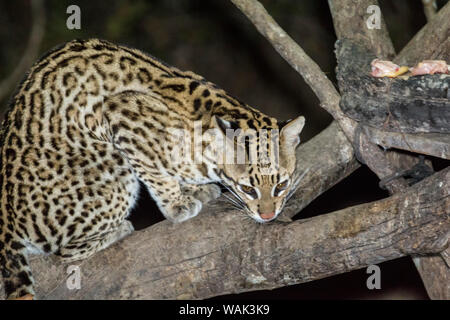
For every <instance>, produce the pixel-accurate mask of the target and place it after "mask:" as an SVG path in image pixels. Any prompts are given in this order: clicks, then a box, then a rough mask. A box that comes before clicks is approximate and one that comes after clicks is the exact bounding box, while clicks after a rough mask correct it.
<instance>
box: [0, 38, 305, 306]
mask: <svg viewBox="0 0 450 320" xmlns="http://www.w3.org/2000/svg"><path fill="white" fill-rule="evenodd" d="M196 121H199V122H200V124H201V127H202V129H203V130H207V129H211V128H214V129H218V130H219V129H220V130H219V132H222V134H223V133H224V131H223V129H224V128H229V127H232V126H237V127H239V128H243V129H248V128H250V129H255V130H258V129H262V128H265V129H278V128H279V124H278V123H277V120H276V119H274V118H271V117H269V116H266V115H264V114H262V113H261V112H259V111H257V110H256V109H253V108H251V107H249V106H247V105H246V104H244V103H243V102H241V101H239V100H237V99H236V98H233V97H232V96H230V95H228V94H227V93H226V92H225V91H223V90H222V89H220V88H218V87H217V86H216V85H214V84H212V83H210V82H208V81H206V80H205V79H204V78H202V77H200V76H198V75H196V74H194V73H192V72H184V71H180V70H178V69H176V68H173V67H171V66H168V65H166V64H164V63H162V62H161V61H159V60H157V59H155V58H153V57H151V56H149V55H147V54H145V53H143V52H141V51H139V50H135V49H130V48H127V47H123V46H118V45H115V44H112V43H110V42H107V41H103V40H98V39H92V40H86V41H84V40H75V41H72V42H69V43H66V44H64V45H62V46H60V47H58V48H56V49H54V50H52V51H50V52H49V53H47V54H46V55H45V56H44V57H42V58H41V59H40V60H39V61H38V62H37V63H35V64H34V65H33V67H32V68H31V70H30V72H29V73H28V74H27V76H26V77H25V79H24V81H23V82H22V83H21V84H20V86H19V87H18V90H17V92H16V93H15V94H14V95H13V97H12V100H11V108H10V110H9V112H8V114H7V116H6V118H5V121H4V123H3V126H2V131H1V135H0V138H1V154H0V155H1V156H0V170H1V172H0V187H1V198H0V210H1V211H0V265H1V269H2V276H3V278H4V283H5V289H6V294H7V296H8V297H9V298H17V297H21V296H24V295H26V294H34V292H33V277H32V275H31V272H30V268H29V265H28V260H27V254H28V253H30V252H39V253H47V254H55V255H58V256H60V257H61V258H62V259H64V260H65V261H73V260H79V259H84V258H87V257H89V256H90V255H92V254H93V253H95V252H97V251H99V250H101V249H103V248H106V247H107V246H109V245H110V244H112V243H114V242H115V241H117V240H119V239H121V238H123V237H125V236H126V235H128V234H130V233H131V232H132V231H133V226H132V225H131V223H130V222H129V221H128V220H126V217H127V216H128V215H129V213H130V211H131V209H132V208H133V205H134V203H135V201H136V197H137V194H138V188H139V181H141V182H143V183H144V185H145V186H146V188H147V189H148V191H149V192H150V194H151V195H152V197H153V198H154V200H155V201H156V202H157V204H158V206H159V208H160V209H161V212H162V213H163V214H164V215H165V216H166V217H167V218H168V219H170V220H172V221H174V222H181V221H184V220H186V219H189V218H191V217H193V216H195V215H197V213H198V212H199V211H200V209H201V207H202V203H205V202H207V201H209V200H211V199H214V198H216V197H218V196H219V195H220V188H219V187H218V186H217V185H215V184H213V183H222V184H224V185H225V186H227V187H228V188H229V189H230V191H232V193H234V194H235V196H236V200H235V201H238V202H237V204H238V205H239V206H240V207H241V208H242V209H243V210H244V211H245V212H247V213H248V214H249V215H250V216H252V217H254V218H255V219H256V220H258V221H260V222H265V221H269V220H272V219H273V218H275V217H276V215H277V214H278V213H279V212H280V211H281V210H282V207H283V205H284V202H285V201H286V199H287V194H288V192H289V188H290V187H291V185H292V184H293V183H292V182H291V181H290V177H291V176H292V174H293V171H294V167H295V154H294V149H295V146H296V145H297V144H298V134H299V133H300V131H301V128H302V127H303V118H297V119H296V120H294V121H292V122H290V123H289V124H288V125H287V126H285V127H284V128H283V129H282V131H281V133H280V137H281V138H280V160H281V162H280V163H281V166H280V168H278V169H277V172H276V173H274V174H263V173H262V171H261V166H259V165H256V164H252V165H233V164H225V165H221V164H218V163H216V162H215V161H209V160H208V161H204V162H202V163H194V164H193V163H187V164H186V163H175V162H173V161H172V160H171V158H170V157H169V156H168V155H171V154H172V153H173V149H174V148H175V147H176V145H177V144H178V142H176V141H172V140H171V139H172V137H171V136H170V135H169V134H168V132H167V131H168V130H167V128H182V129H185V130H188V131H190V132H192V131H193V130H194V123H195V122H196ZM283 183H284V184H283ZM281 184H283V185H281ZM280 185H281V187H283V190H277V186H278V187H280ZM242 188H246V191H247V192H245V190H243V189H242ZM250 188H251V192H250ZM282 194H284V195H282ZM266 213H274V215H273V216H271V217H270V218H268V219H263V218H262V217H264V214H266Z"/></svg>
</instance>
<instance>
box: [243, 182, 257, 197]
mask: <svg viewBox="0 0 450 320" xmlns="http://www.w3.org/2000/svg"><path fill="white" fill-rule="evenodd" d="M239 187H240V188H241V190H242V192H245V193H247V194H249V195H253V193H255V188H253V187H250V186H246V185H243V184H241V185H239Z"/></svg>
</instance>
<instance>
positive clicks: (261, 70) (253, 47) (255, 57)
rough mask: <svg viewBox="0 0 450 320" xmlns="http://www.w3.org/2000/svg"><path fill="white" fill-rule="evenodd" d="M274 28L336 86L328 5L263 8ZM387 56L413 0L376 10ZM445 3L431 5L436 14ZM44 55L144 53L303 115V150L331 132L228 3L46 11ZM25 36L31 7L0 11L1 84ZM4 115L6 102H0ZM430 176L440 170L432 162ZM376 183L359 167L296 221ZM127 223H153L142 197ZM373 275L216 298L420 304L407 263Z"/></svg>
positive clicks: (379, 193)
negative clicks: (74, 17)
mask: <svg viewBox="0 0 450 320" xmlns="http://www.w3.org/2000/svg"><path fill="white" fill-rule="evenodd" d="M261 2H262V3H263V4H264V6H265V7H266V9H267V10H268V11H269V13H270V14H271V15H272V16H273V17H274V19H275V20H276V21H277V22H278V23H279V24H280V25H281V26H282V27H283V28H284V29H285V30H286V31H287V32H288V33H289V34H290V35H291V36H292V37H293V38H294V39H295V40H296V41H297V42H298V43H299V44H300V45H301V46H302V47H303V49H304V50H305V51H306V53H307V54H308V55H310V56H311V57H312V58H313V59H314V60H315V61H316V62H317V63H318V64H319V66H320V67H321V68H322V70H323V71H324V72H325V73H326V74H327V76H328V77H329V78H330V79H332V81H333V82H334V83H335V73H334V69H335V66H336V61H335V57H334V53H333V50H334V42H335V41H336V36H335V34H334V29H333V24H332V19H331V15H330V12H329V9H328V4H327V1H324V0H322V1H316V0H304V1H298V0H263V1H261ZM379 2H380V6H381V10H382V12H383V15H384V18H385V20H386V23H387V25H388V28H389V33H390V35H391V37H392V40H393V43H394V46H395V48H396V50H397V51H399V50H400V49H401V48H402V47H403V46H404V45H405V44H406V43H407V42H408V41H409V40H410V39H411V38H412V36H413V35H414V34H415V33H416V32H417V31H418V30H420V28H421V27H422V26H423V25H424V24H425V23H426V20H425V16H424V14H423V9H422V3H421V1H420V0H381V1H379ZM445 2H446V0H442V1H439V2H438V3H439V6H440V7H441V6H442V5H443V4H444V3H445ZM71 4H77V5H78V6H80V8H81V29H80V30H68V29H67V28H66V19H67V18H68V16H69V15H68V14H66V8H67V7H68V6H69V5H71ZM45 14H46V25H45V36H44V39H43V41H42V44H41V46H40V48H39V51H40V52H41V53H44V52H46V51H47V50H49V49H51V48H52V47H54V46H56V45H57V44H59V43H62V42H65V41H69V40H72V39H74V38H90V37H98V38H103V39H107V40H110V41H113V42H116V43H120V44H126V45H128V46H131V47H136V48H138V49H141V50H143V51H146V52H149V53H151V54H152V55H154V56H156V57H158V58H160V59H161V60H163V61H165V62H167V63H169V64H171V65H174V66H177V67H178V68H180V69H186V70H192V71H194V72H196V73H198V74H201V75H203V76H204V77H206V78H207V79H208V80H210V81H212V82H215V83H217V84H218V85H220V86H221V87H223V88H224V89H226V90H227V91H228V92H229V93H230V94H232V95H234V96H237V97H239V98H240V99H242V100H244V101H246V102H247V103H249V104H250V105H252V106H254V107H256V108H259V109H260V110H262V111H263V112H265V113H267V114H269V115H271V116H274V117H277V118H279V119H282V120H286V119H290V118H293V117H296V116H297V115H304V116H305V117H306V126H305V129H304V131H303V133H302V140H303V141H306V140H308V139H310V138H311V137H313V136H314V135H316V134H317V133H319V132H320V131H322V130H323V129H324V128H325V127H326V126H327V125H328V124H329V123H330V122H331V116H329V115H328V114H327V113H326V112H325V111H324V110H323V109H321V108H320V107H319V105H318V100H317V99H316V97H315V96H314V94H313V93H312V91H311V90H310V89H309V88H308V87H307V86H306V84H305V83H304V81H303V80H302V78H301V77H300V76H299V75H298V74H297V73H296V72H295V71H294V70H293V69H292V68H291V67H290V66H289V65H288V64H287V63H286V62H285V61H284V60H283V59H282V58H281V57H280V56H279V55H278V54H277V53H276V52H275V50H274V49H273V48H272V47H271V46H270V44H269V43H268V42H267V41H266V40H265V39H264V38H263V37H262V36H260V35H259V34H258V33H257V31H256V29H255V28H254V27H253V26H252V25H251V24H250V23H249V21H248V20H247V19H246V18H245V17H244V16H243V15H242V14H241V13H240V12H239V11H238V10H237V9H236V8H235V7H234V6H233V5H232V4H231V3H230V2H229V1H228V0H153V1H144V0H136V1H125V0H114V1H93V0H90V1H65V0H64V1H61V0H47V1H46V2H45ZM30 28H31V16H30V1H29V0H17V1H6V0H1V1H0V44H1V46H0V82H1V80H2V79H4V78H6V77H7V76H8V75H9V74H10V73H11V72H12V70H14V68H15V67H16V66H17V64H18V62H19V60H20V57H21V56H22V54H23V51H24V49H25V46H26V43H27V39H28V35H29V32H30ZM0 103H1V104H0V106H1V109H0V112H1V114H2V117H3V114H4V112H5V109H6V106H7V99H6V98H3V99H2V101H0ZM437 165H438V167H439V166H443V164H442V163H439V162H437ZM386 196H387V193H386V192H384V191H383V190H381V189H379V188H378V179H377V177H376V176H375V175H374V174H373V173H372V172H371V171H370V170H368V169H367V168H365V167H363V168H360V169H359V170H357V171H356V172H354V173H353V174H352V175H351V176H350V177H349V178H347V179H346V180H344V181H343V182H341V183H340V184H339V185H337V186H335V187H334V188H332V189H331V190H329V191H328V192H326V193H325V194H323V195H322V196H320V197H319V198H318V199H316V200H315V201H314V202H313V203H312V204H310V205H309V206H308V207H307V208H306V209H304V210H303V211H302V212H301V213H300V214H299V215H298V216H297V218H303V217H311V216H314V215H317V214H323V213H327V212H331V211H334V210H337V209H341V208H345V207H347V206H351V205H355V204H358V203H364V202H368V201H373V200H377V199H381V198H383V197H386ZM131 219H132V220H133V223H134V224H135V226H136V227H137V228H144V227H146V226H148V225H150V224H152V223H155V222H157V221H160V220H162V215H161V214H160V213H159V212H158V210H157V208H156V207H155V205H154V204H153V202H152V200H151V199H150V198H149V196H148V195H146V194H144V193H143V192H142V193H141V198H140V200H139V205H138V208H137V210H136V212H135V213H134V214H133V215H132V217H131ZM380 267H381V282H382V283H381V286H382V289H381V290H368V289H367V287H366V280H367V277H368V276H369V275H367V274H366V272H365V270H358V271H354V272H350V273H347V274H343V275H338V276H334V277H331V278H327V279H322V280H318V281H313V282H310V283H306V284H301V285H296V286H291V287H286V288H282V289H277V290H273V291H258V292H250V293H245V294H240V295H233V296H225V297H219V298H216V299H221V298H237V299H239V298H242V299H246V298H267V299H366V298H369V299H427V295H426V292H425V289H424V287H423V285H422V282H421V280H420V277H419V275H418V273H417V271H416V270H415V267H414V265H413V263H412V261H411V259H410V258H408V257H405V258H402V259H398V260H395V261H390V262H386V263H383V264H381V265H380Z"/></svg>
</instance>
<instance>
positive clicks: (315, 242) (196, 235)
mask: <svg viewBox="0 0 450 320" xmlns="http://www.w3.org/2000/svg"><path fill="white" fill-rule="evenodd" d="M449 190H450V169H446V170H443V171H441V172H439V173H438V174H435V175H433V176H432V177H429V178H428V179H426V180H423V181H422V182H420V183H418V184H417V185H415V186H413V187H411V188H410V189H409V190H407V192H404V193H401V194H397V195H394V196H392V197H390V198H387V199H384V200H381V201H377V202H373V203H366V204H362V205H359V206H355V207H350V208H347V209H344V210H340V211H336V212H333V213H330V214H326V215H321V216H317V217H314V218H311V219H307V220H298V221H295V222H292V223H272V224H270V225H261V224H255V223H254V222H253V221H251V220H249V219H241V218H240V217H241V213H239V212H236V211H232V210H230V209H229V208H228V207H227V206H223V205H222V204H221V203H217V202H216V203H214V204H212V205H210V206H208V207H207V208H206V210H205V212H203V213H202V214H201V215H200V216H199V217H196V218H194V219H192V220H190V221H187V222H185V223H182V224H178V225H173V224H171V223H170V222H168V221H164V222H161V223H159V224H156V225H153V226H152V227H150V228H148V229H145V230H143V231H139V232H136V233H135V234H133V235H131V236H130V237H128V238H127V239H126V240H125V241H121V242H120V243H118V244H117V245H115V246H113V247H111V248H109V249H107V250H104V251H102V252H100V253H98V254H96V255H95V256H94V257H92V258H91V259H88V260H85V261H83V262H80V263H79V264H78V266H79V268H80V271H81V275H82V280H81V289H80V290H68V289H67V285H66V278H67V274H66V267H67V266H64V265H60V264H59V263H57V262H54V261H52V260H51V259H45V258H39V259H36V260H33V261H32V267H33V270H35V271H37V272H36V275H37V281H38V284H39V287H38V294H39V296H40V297H41V298H44V299H61V298H63V299H202V298H208V297H213V296H217V295H222V294H230V293H239V292H243V291H252V290H261V289H273V288H277V287H281V286H286V285H292V284H296V283H302V282H306V281H311V280H314V279H320V278H324V277H327V276H331V275H335V274H339V273H343V272H348V271H351V270H354V269H358V268H363V267H365V266H367V265H370V264H378V263H381V262H383V261H386V260H390V259H395V258H398V257H402V256H404V255H408V254H427V253H433V252H440V251H442V250H443V249H445V248H446V247H447V246H448V236H449V230H450V212H449V210H448V208H449V206H450V197H449Z"/></svg>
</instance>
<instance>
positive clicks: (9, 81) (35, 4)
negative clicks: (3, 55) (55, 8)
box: [0, 0, 45, 101]
mask: <svg viewBox="0 0 450 320" xmlns="http://www.w3.org/2000/svg"><path fill="white" fill-rule="evenodd" d="M31 16H32V20H33V22H32V26H31V32H30V36H29V38H28V43H27V46H26V48H25V51H24V54H23V55H22V58H21V59H20V61H19V63H18V64H17V66H16V67H15V68H14V71H13V72H12V73H11V74H10V75H9V76H8V77H7V78H6V79H4V80H3V81H2V82H1V83H0V101H1V100H3V99H4V98H5V97H6V96H7V95H9V94H10V93H11V90H12V89H13V87H14V86H15V85H16V84H17V82H19V80H20V78H21V77H23V75H24V74H25V72H26V71H27V69H28V68H29V67H30V66H31V64H32V63H33V62H34V60H36V58H37V56H38V54H39V47H40V44H41V42H42V39H43V37H44V29H45V8H44V1H43V0H32V1H31Z"/></svg>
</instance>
